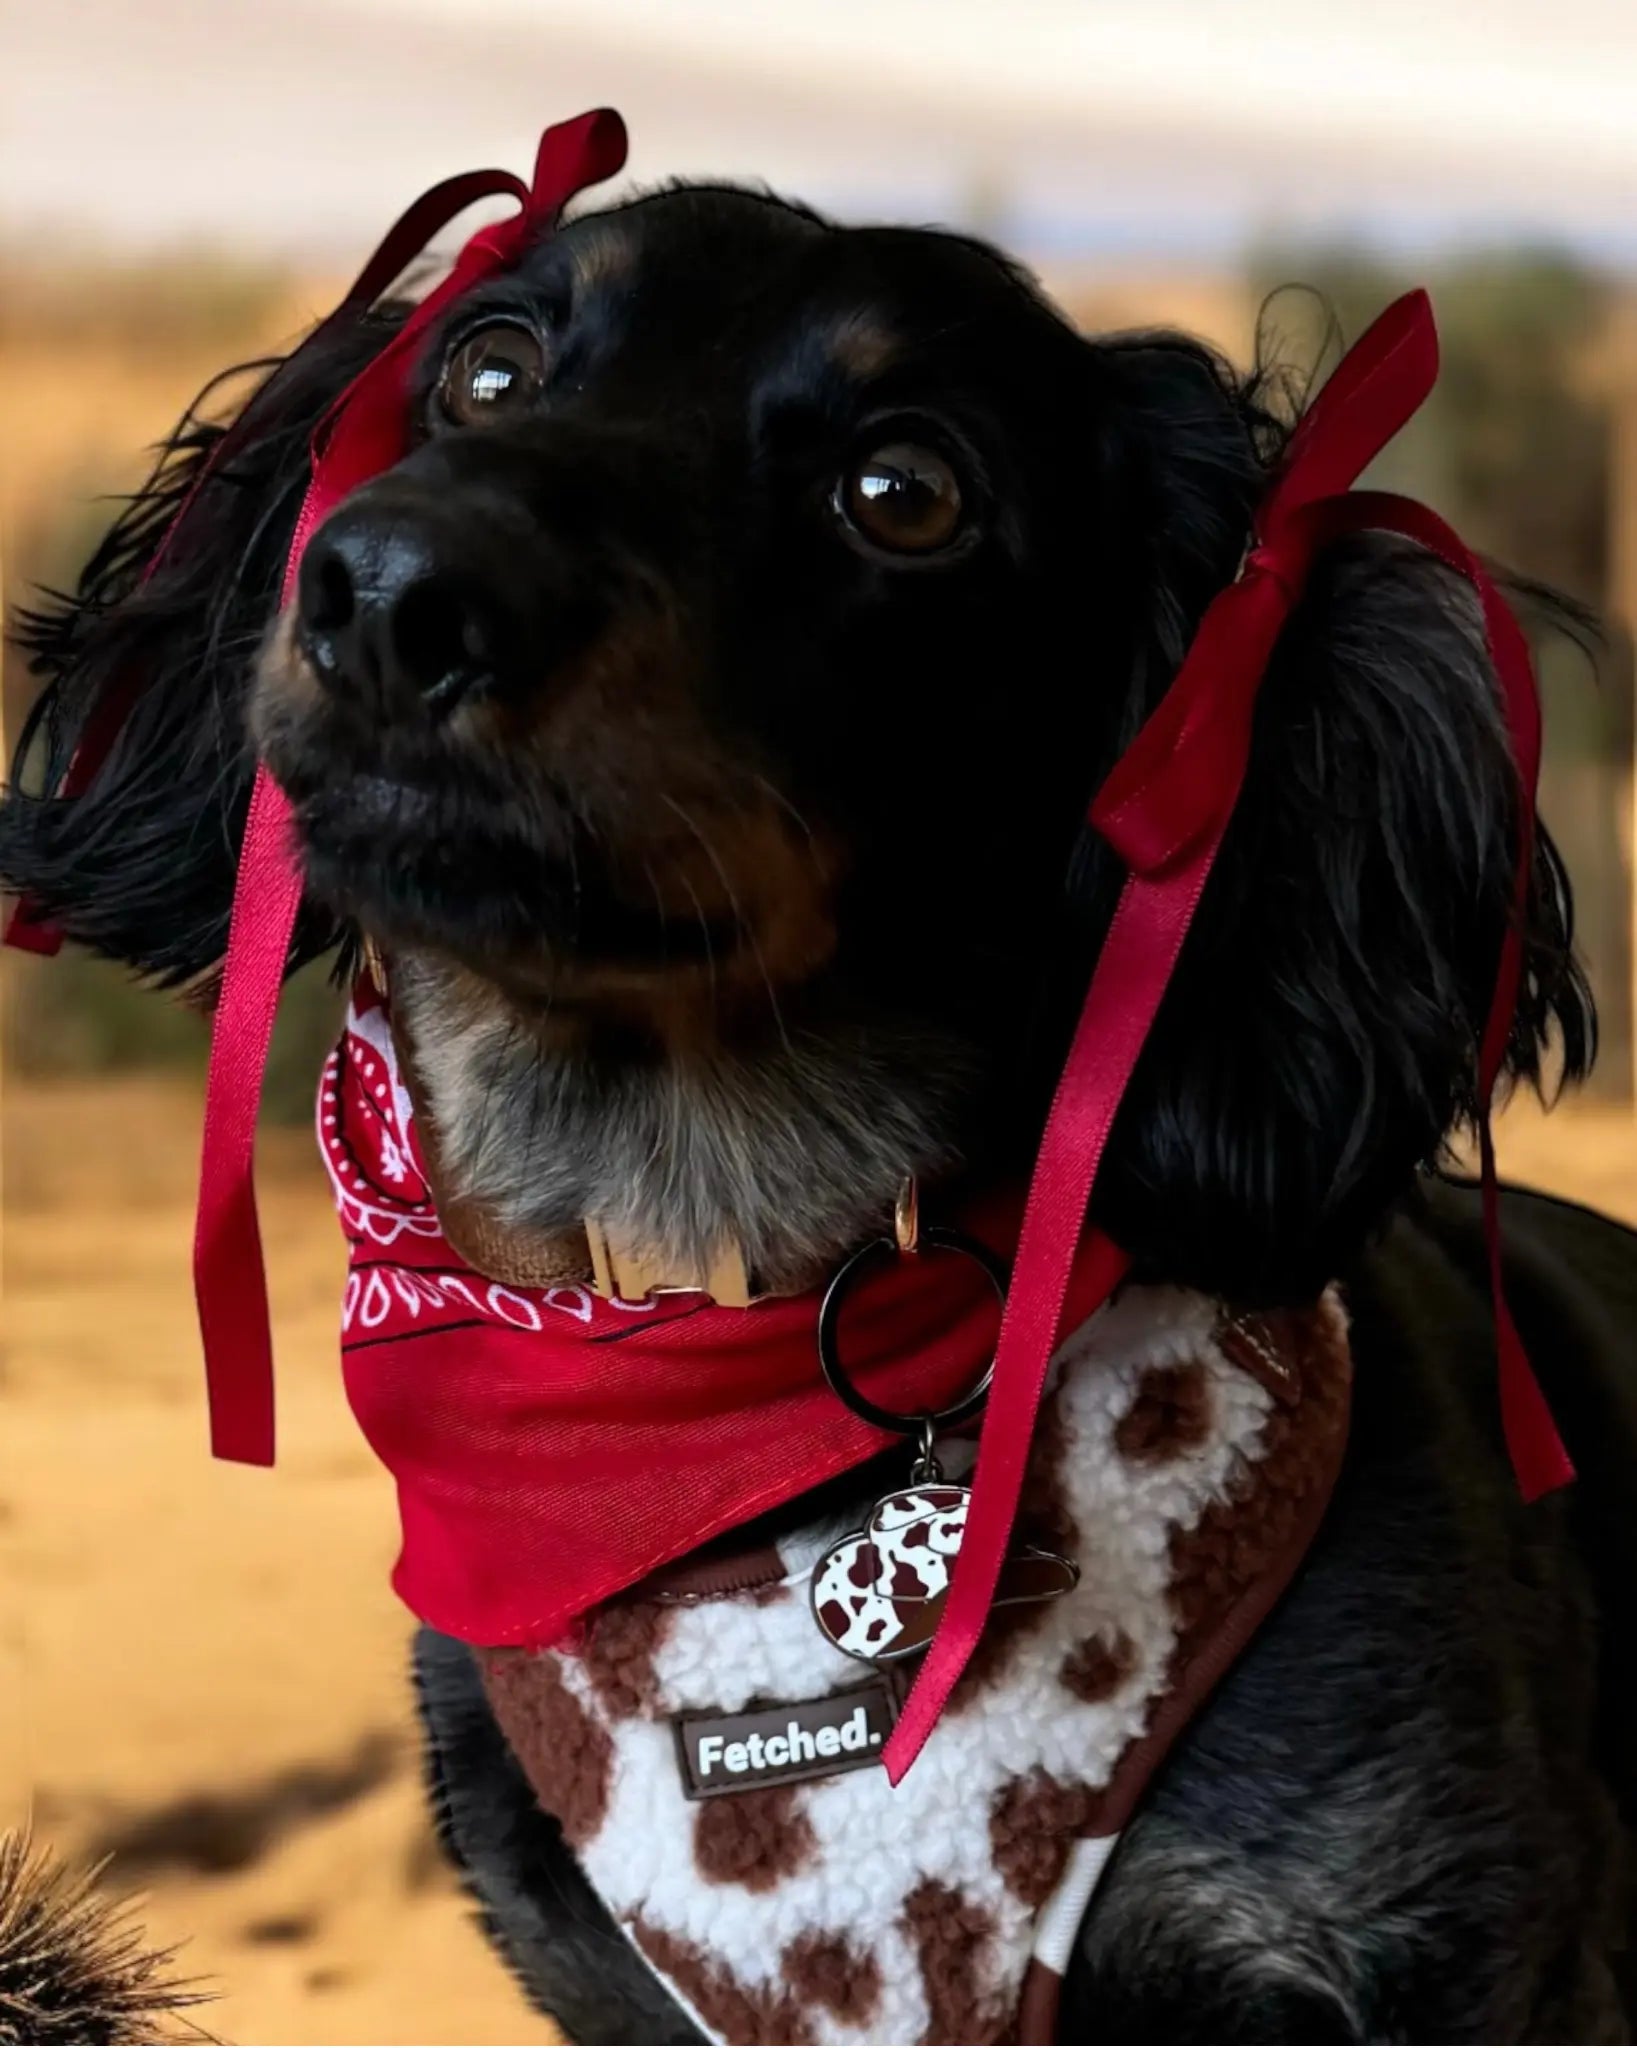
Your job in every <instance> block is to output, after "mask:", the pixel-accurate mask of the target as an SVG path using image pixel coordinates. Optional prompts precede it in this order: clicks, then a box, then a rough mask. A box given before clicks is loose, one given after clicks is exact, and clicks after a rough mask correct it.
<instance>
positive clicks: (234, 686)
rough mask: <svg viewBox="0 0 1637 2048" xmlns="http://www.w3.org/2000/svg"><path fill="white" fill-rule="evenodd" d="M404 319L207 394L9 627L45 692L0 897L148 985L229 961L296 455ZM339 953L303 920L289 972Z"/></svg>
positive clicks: (302, 463) (326, 935)
mask: <svg viewBox="0 0 1637 2048" xmlns="http://www.w3.org/2000/svg"><path fill="white" fill-rule="evenodd" d="M402 317H403V315H402V309H392V308H389V309H383V310H382V311H380V312H377V313H373V314H367V315H363V314H361V315H360V316H359V318H358V319H357V320H356V321H355V322H352V323H350V324H343V325H342V326H341V327H340V328H339V329H331V330H329V331H327V332H326V333H325V334H324V335H323V336H322V337H321V338H320V339H318V340H316V341H313V342H310V343H309V344H308V345H307V346H306V347H305V348H302V349H299V350H297V351H296V352H295V354H293V355H292V356H290V357H288V358H287V359H285V360H283V361H282V362H272V363H257V364H250V365H247V366H245V371H244V372H236V371H230V372H227V373H226V375H225V376H224V377H223V378H219V379H217V380H215V381H214V382H213V383H212V384H211V385H209V386H207V387H206V390H205V391H204V392H203V393H202V394H201V395H200V398H199V399H197V400H196V401H195V402H194V405H193V406H192V407H191V408H190V409H189V411H188V412H187V413H186V414H185V415H184V417H183V419H182V420H181V422H180V423H179V424H178V426H177V427H176V429H175V431H174V433H173V434H172V435H171V437H170V439H169V441H168V442H167V443H166V444H165V446H164V447H163V449H162V451H161V453H160V457H159V461H158V463H157V465H156V467H155V469H154V471H153V474H152V475H151V476H150V477H149V479H148V481H147V483H146V485H145V486H144V487H143V489H142V490H141V491H140V492H138V493H137V495H136V496H135V497H134V498H133V499H132V500H131V501H130V502H129V504H128V505H127V507H126V509H125V511H124V512H123V513H122V514H121V516H120V517H119V519H118V520H117V521H116V522H115V524H114V526H113V528H112V529H111V530H110V532H109V533H108V534H107V535H106V537H105V538H104V540H103V541H102V544H101V545H100V547H99V548H98V549H97V551H96V553H95V554H94V555H93V556H92V558H91V560H90V562H89V563H88V564H87V566H86V568H85V571H84V573H83V574H82V576H81V577H80V580H79V584H78V586H77V588H76V589H75V590H74V591H73V592H72V593H71V594H66V593H47V595H46V597H45V600H44V602H43V603H42V604H41V605H40V607H39V608H38V609H36V610H33V611H29V612H25V613H23V614H21V615H20V617H19V621H18V624H17V627H16V629H15V637H16V640H17V643H18V645H19V646H20V647H21V648H22V649H23V650H24V652H25V654H26V655H27V657H28V661H29V666H30V668H31V670H32V671H33V673H34V674H35V675H37V676H39V677H40V678H41V679H42V682H43V688H42V690H41V692H40V695H39V697H38V698H37V699H36V701H35V703H34V706H33V708H32V710H31V711H30V713H29V715H28V717H27V719H26V720H25V721H24V725H23V729H22V732H21V735H20V737H19V741H18V746H17V752H16V757H15V759H14V762H13V764H12V781H11V784H10V787H9V788H8V789H7V790H6V791H5V793H4V797H3V799H0V886H4V887H5V888H6V889H10V890H15V891H17V892H18V893H20V894H24V895H26V896H27V897H28V898H29V899H30V900H31V902H32V903H33V904H34V905H36V906H37V907H38V908H39V909H40V910H41V911H42V912H43V913H45V914H46V915H47V916H48V917H50V918H51V919H53V920H55V921H57V922H59V923H60V924H61V925H62V927H63V929H64V931H65V932H66V934H67V936H68V937H69V938H71V939H73V940H76V941H77V942H78V943H80V944H81V945H84V946H87V947H89V948H90V949H91V950H92V951H94V952H97V953H100V954H103V955H105V956H106V957H108V958H110V959H113V960H119V961H122V962H124V963H125V964H126V965H127V966H130V967H133V968H135V969H137V970H138V971H139V972H141V973H143V974H145V975H149V976H152V977H153V978H154V979H155V980H156V981H157V982H159V983H160V984H162V985H167V986H169V985H175V984H177V983H180V982H184V981H187V980H190V979H191V978H192V977H194V976H196V975H199V974H202V973H205V972H206V971H208V970H209V969H210V968H211V967H213V966H214V965H215V963H216V962H217V961H219V960H220V958H221V957H222V954H223V952H224V950H225V947H226V940H227V918H228V910H229V906H230V902H231V898H232V890H233V877H234V870H235V865H236V861H237V853H238V846H239V842H240V838H241V836H242V833H243V828H244V816H245V811H246V808H247V806H248V802H249V795H250V786H251V781H252V778H253V774H254V768H255V761H254V755H253V753H252V750H251V746H250V742H249V739H248V736H247V734H246V731H245V722H244V703H245V696H246V689H247V685H248V683H249V680H250V675H251V671H252V667H253V665H254V662H255V658H256V655H257V652H258V650H259V648H260V645H261V641H262V637H263V635H264V633H265V632H266V630H267V628H268V626H269V625H270V623H271V622H272V619H273V617H274V615H275V612H276V609H277V605H278V597H279V584H280V578H281V576H282V573H283V568H284V560H285V555H286V552H287V550H288V548H289V545H290V538H291V534H292V532H293V530H294V526H295V521H296V516H297V514H298V512H299V510H300V506H301V500H302V496H303V493H304V491H305V488H306V482H307V461H308V452H307V451H308V441H309V438H310V436H311V434H312V431H313V428H314V426H315V425H316V424H317V422H318V420H319V419H320V417H321V416H322V414H323V412H324V411H325V409H326V407H327V406H328V405H329V404H330V402H331V400H332V399H334V398H335V397H336V396H337V395H338V394H339V393H340V392H341V391H342V390H343V389H344V388H345V387H346V385H347V384H348V383H349V382H350V381H351V379H352V378H353V376H355V375H356V374H357V372H358V371H359V370H360V369H362V367H363V366H364V364H365V363H366V362H367V361H368V360H369V359H370V357H371V356H372V355H374V354H375V352H376V351H377V350H378V349H379V348H380V347H381V346H382V345H383V343H384V341H385V340H386V338H387V336H388V335H389V334H390V332H391V331H392V329H393V327H395V326H396V325H397V323H398V322H399V320H401V318H402ZM257 371H262V372H265V375H264V376H263V378H262V381H261V383H260V384H259V385H258V386H257V388H256V389H255V391H254V392H253V393H252V395H251V397H250V398H249V400H248V401H247V403H246V405H245V407H244V409H243V411H242V413H241V414H240V416H239V419H238V421H237V422H236V423H235V424H234V425H233V426H232V427H231V428H225V427H224V426H222V425H221V424H218V423H214V422H212V421H210V420H208V419H207V418H206V417H204V408H205V407H206V406H208V404H209V402H210V400H211V399H212V397H213V395H214V394H215V392H216V391H217V389H218V388H219V386H220V385H221V384H223V383H224V382H226V381H227V380H228V379H230V378H234V377H237V376H239V375H241V374H246V373H254V372H257ZM225 434H230V435H231V438H230V439H229V440H226V441H224V435H225ZM213 456H216V457H217V459H216V460H215V461H213V460H212V457H213ZM190 494H193V495H192V496H191V501H190ZM184 505H186V506H187V512H186V517H185V519H184V520H183V522H182V524H181V526H180V527H179V528H178V530H177V532H176V534H175V536H174V539H173V541H172V542H171V543H170V544H168V545H167V546H165V548H164V549H163V551H162V553H161V554H160V558H159V560H158V561H157V563H155V555H156V551H159V549H160V543H161V541H162V540H163V539H164V537H165V535H166V533H167V531H168V530H169V529H170V527H171V524H172V522H173V520H175V519H176V517H177V514H178V513H179V511H181V509H182V507H183V506H184ZM150 565H153V567H152V572H151V573H148V572H149V569H150ZM110 727H114V728H116V730H115V736H114V737H113V740H112V744H111V745H110V746H109V747H108V751H107V753H106V756H105V758H104V759H103V760H102V762H101V764H100V766H98V767H97V768H96V770H95V772H94V773H93V774H92V775H91V777H90V779H89V781H88V782H87V783H86V785H85V787H84V789H83V790H82V791H81V792H80V793H79V794H76V795H72V796H66V795H62V794H59V793H58V792H59V790H60V787H61V784H62V782H63V778H64V776H65V775H66V774H67V772H68V768H69V764H70V762H71V761H72V760H73V759H74V757H75V755H76V753H77V752H78V751H79V749H80V747H81V745H82V742H84V741H86V740H87V738H88V737H89V739H90V742H91V747H90V751H92V752H95V751H97V750H98V749H99V747H100V746H102V745H105V744H107V734H108V730H109V728H110ZM337 936H338V935H337V934H336V932H335V931H334V929H333V927H332V926H330V925H329V924H328V923H327V922H326V921H325V920H324V919H323V918H322V917H321V916H319V915H318V914H316V913H313V912H311V911H304V912H303V915H302V919H301V921H300V924H299V925H298V928H297V936H296V956H295V960H293V962H292V964H296V960H302V959H310V958H312V957H313V956H314V955H315V954H317V953H319V952H322V951H323V950H324V949H325V948H326V947H327V946H329V945H331V944H333V943H334V942H335V939H336V937H337Z"/></svg>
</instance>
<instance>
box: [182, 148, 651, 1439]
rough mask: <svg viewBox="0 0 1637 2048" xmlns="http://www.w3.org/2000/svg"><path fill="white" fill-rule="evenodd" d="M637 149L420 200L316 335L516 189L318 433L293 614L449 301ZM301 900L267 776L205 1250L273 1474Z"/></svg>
mask: <svg viewBox="0 0 1637 2048" xmlns="http://www.w3.org/2000/svg"><path fill="white" fill-rule="evenodd" d="M625 147H626V144H625V123H624V122H623V121H622V120H621V119H620V117H619V115H618V114H616V113H614V112H612V111H611V110H610V109H608V108H602V109H600V110H599V111H597V112H595V113H590V114H582V115H581V116H580V117H579V119H578V120H575V121H564V122H561V123H560V124H559V125H558V126H557V127H555V128H548V129H547V130H546V132H545V134H544V135H543V136H542V137H541V138H540V150H539V154H538V155H537V156H536V158H535V164H534V182H533V184H532V185H525V184H524V183H523V182H522V180H521V179H520V178H517V177H514V176H513V175H512V173H511V172H510V171H470V172H468V173H466V174H465V175H464V176H462V177H458V178H449V179H447V180H445V182H444V183H443V184H441V185H435V186H434V187H433V188H432V190H431V191H430V192H426V193H423V194H422V196H421V197H420V198H419V199H418V200H416V202H415V204H414V205H413V206H412V207H410V209H409V211H408V212H407V213H406V214H404V216H403V217H402V219H400V220H399V221H398V223H397V225H396V226H395V227H394V228H393V229H392V232H391V233H390V234H389V235H388V236H387V238H386V240H385V241H384V242H383V243H382V244H381V246H380V248H379V249H377V250H376V252H375V254H374V255H373V256H372V257H371V258H370V260H369V262H368V263H366V264H365V266H364V268H363V270H362V271H361V272H360V273H359V275H358V279H357V281H356V283H355V284H354V285H353V287H352V289H351V291H349V292H348V294H347V296H346V298H345V299H343V300H342V302H341V304H340V306H338V307H337V309H336V310H335V312H334V313H332V314H331V315H330V318H329V320H327V321H326V322H325V323H324V326H323V327H321V328H320V329H319V330H318V333H319V334H320V335H322V334H323V333H324V331H325V329H326V328H328V327H329V326H330V325H331V324H332V323H334V322H339V321H342V320H346V319H350V318H352V317H354V316H355V315H356V314H357V313H358V312H359V310H360V309H362V308H364V307H367V306H370V305H372V304H373V303H374V302H375V300H376V299H378V298H379V297H380V295H381V294H382V292H384V291H385V290H386V288H387V287H388V285H390V284H391V283H392V281H393V280H394V278H396V277H397V276H398V275H399V273H400V272H401V271H402V270H403V268H404V265H405V264H406V263H408V262H409V261H410V260H411V259H412V258H413V257H414V256H416V255H418V254H419V253H420V251H421V250H422V249H423V248H424V247H425V246H426V244H427V242H428V241H429V240H430V239H431V237H432V236H433V235H435V234H436V233H437V232H438V230H439V229H440V228H441V227H443V226H445V225H446V224H447V223H448V222H449V221H451V220H453V219H454V217H455V216H456V215H457V214H459V213H464V212H465V210H466V208H467V207H468V206H470V205H472V204H473V202H474V201H476V200H479V199H487V198H491V197H493V196H494V195H495V194H496V193H505V194H506V195H508V196H509V197H511V198H514V199H516V200H517V201H518V203H519V204H518V211H517V212H516V213H515V214H514V215H513V216H512V218H511V219H510V220H507V221H503V222H501V223H499V224H498V225H497V226H494V227H486V228H481V229H479V231H478V232H477V233H476V234H475V235H474V236H473V237H472V238H471V240H470V241H469V242H468V243H467V244H466V246H465V247H464V248H463V249H462V250H461V252H460V254H459V256H458V257H457V258H456V259H455V264H454V267H453V269H452V270H451V271H450V273H449V275H448V277H446V278H445V279H444V281H443V282H442V283H441V284H440V285H439V286H438V287H437V289H436V290H435V291H433V292H430V293H429V294H428V295H427V296H426V298H424V299H423V300H422V301H421V303H420V304H419V305H418V306H417V307H416V308H415V311H414V312H413V313H412V314H411V315H410V316H409V318H408V319H407V320H406V321H405V322H404V324H403V326H402V327H400V328H399V329H398V331H397V333H396V334H395V335H394V336H393V338H392V340H391V341H390V342H388V343H387V345H386V347H385V348H384V349H382V351H381V353H380V354H379V355H378V356H376V357H375V358H374V359H373V360H372V361H371V362H370V363H369V365H368V366H367V367H366V368H365V369H364V370H363V371H362V372H361V373H360V375H359V376H358V377H356V378H355V379H354V380H353V382H352V383H351V384H350V385H349V386H348V388H347V389H346V390H345V391H344V392H343V393H342V394H341V396H340V397H339V398H338V399H337V400H336V402H335V403H334V405H332V406H331V407H330V409H329V411H328V412H327V413H326V414H325V416H324V418H323V419H322V420H321V421H320V422H319V425H318V429H317V431H316V432H315V434H314V436H313V469H312V481H311V483H310V484H309V485H308V487H307V495H306V497H305V499H304V500H303V501H302V507H301V514H300V517H299V518H298V519H297V521H296V529H295V534H294V536H293V538H292V540H291V542H290V554H289V559H288V561H287V562H286V564H285V570H284V591H283V601H284V602H285V603H286V604H288V603H289V602H290V599H291V597H292V595H293V593H294V591H295V586H296V574H297V571H298V570H299V568H300V566H301V554H302V550H303V549H304V548H305V547H306V545H307V542H308V540H309V538H310V537H311V535H312V534H313V532H314V530H315V529H316V528H317V527H318V525H319V524H320V522H321V521H322V520H323V519H324V518H325V516H326V515H327V514H328V513H329V512H331V511H332V510H333V509H334V507H335V506H336V505H338V504H339V503H340V502H341V500H342V499H343V498H344V497H346V496H347V494H348V493H349V492H351V491H353V490H356V489H357V487H358V486H359V485H360V484H362V483H365V482H367V481H368V480H369V478H371V477H372V476H378V475H379V474H380V473H381V471H382V470H384V469H388V468H390V467H391V465H392V464H393V463H395V462H396V461H397V460H398V459H399V457H400V456H401V455H402V454H403V453H404V449H405V446H406V441H407V434H408V387H409V377H410V373H411V371H412V369H413V367H414V361H415V353H416V349H417V346H418V344H419V343H420V340H421V338H422V336H423V335H424V334H425V332H426V330H427V328H428V327H429V326H430V324H431V323H432V322H433V321H434V320H435V319H436V318H437V317H438V315H439V314H440V313H442V312H443V310H444V309H445V307H447V306H448V305H449V304H450V302H451V301H452V300H454V299H457V298H459V297H460V296H461V294H462V293H464V292H467V291H470V290H471V288H472V286H473V285H475V284H477V283H478V282H480V280H482V279H483V278H486V277H492V276H493V275H494V274H495V273H496V272H497V271H502V270H506V269H508V268H510V267H511V266H512V265H513V264H515V263H516V262H517V261H518V259H519V258H520V257H521V256H522V254H523V252H524V251H525V250H526V249H527V248H528V247H529V246H530V244H531V243H533V242H535V241H537V240H538V239H539V238H540V237H541V236H543V235H547V234H549V233H550V232H551V231H552V229H553V228H554V227H555V226H556V224H557V220H558V217H559V215H560V214H561V213H562V210H563V208H564V207H565V206H566V205H567V204H568V202H569V200H570V199H572V198H573V197H574V195H575V194H576V193H577V192H580V191H583V190H584V188H585V187H586V186H587V185H596V184H600V183H601V182H602V181H603V179H605V178H611V177H613V176H614V174H615V173H616V172H617V171H618V170H619V169H620V167H621V166H622V165H623V163H624V162H625ZM315 339H316V337H315ZM300 904H301V875H300V871H299V869H298V867H297V865H296V860H295V854H294V847H293V844H292V840H291V833H290V806H289V803H288V801H287V799H286V798H285V796H284V794H283V792H282V791H281V790H280V789H279V787H278V785H277V784H276V783H275V782H274V781H273V779H272V777H271V776H270V775H269V774H268V773H267V771H266V769H265V768H261V769H258V770H257V773H256V785H255V789H254V792H253V793H252V795H251V799H250V813H249V816H248V818H247V819H246V822H245V832H244V847H243V851H242V852H241V853H240V855H239V873H238V879H237V882H236V883H235V885H234V890H233V915H232V919H231V922H230V924H229V926H228V938H227V959H226V962H225V964H224V966H223V969H222V992H221V999H220V1001H219V1002H218V1004H217V1007H216V1018H215V1026H214V1029H213V1031H212V1034H211V1041H210V1072H209V1076H208V1079H207V1081H206V1084H205V1130H204V1148H203V1158H202V1160H201V1163H200V1169H199V1212H198V1217H197V1221H196V1223H195V1228H194V1239H193V1286H194V1293H195V1295H196V1297H197V1299H198V1303H199V1327H200V1331H201V1334H202V1336H203V1339H204V1351H205V1377H206V1383H207V1387H208V1391H209V1397H210V1443H211V1449H212V1450H213V1451H214V1452H215V1454H216V1456H217V1457H218V1458H234V1459H238V1460H240V1461H241V1462H242V1463H245V1464H250V1465H270V1464H272V1462H273V1340H272V1333H271V1329H270V1326H269V1323H268V1315H267V1276H266V1272H265V1270H264V1267H263V1263H262V1251H261V1231H260V1227H259V1225H258V1223H257V1220H256V1191H255V1140H256V1109H257V1105H258V1103H259V1102H260V1099H261V1083H262V1074H263V1072H264V1070H265V1068H266V1065H267V1048H268V1044H269V1041H270V1040H271V1038H272V1035H273V1013H274V1011H275V1009H276V1008H277V1007H278V999H279V990H280V988H281V986H282V985H283V981H284V971H285V968H286V966H287V964H288V962H289V957H290V938H291V934H292V933H293V931H294V930H295V921H296V912H297V910H298V909H299V908H300Z"/></svg>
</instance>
